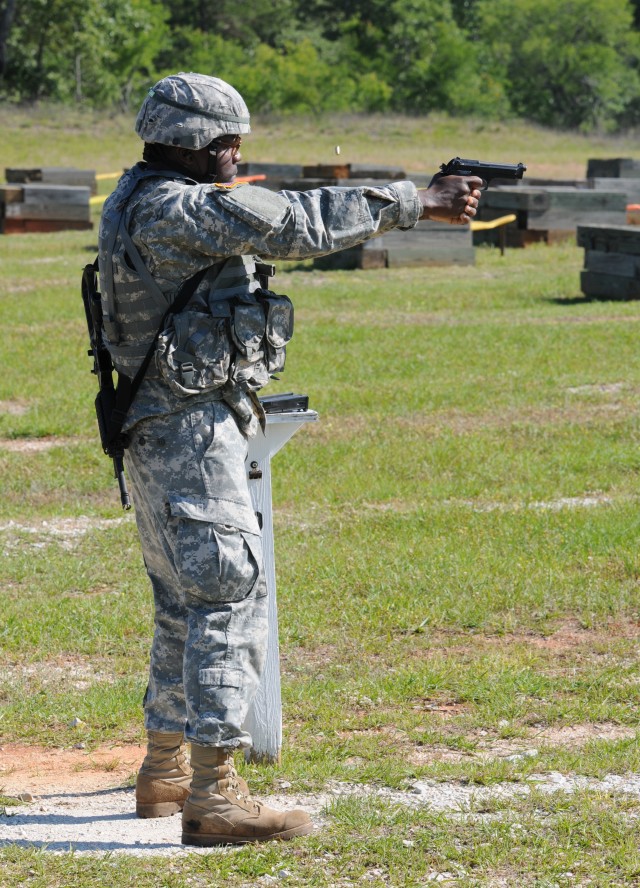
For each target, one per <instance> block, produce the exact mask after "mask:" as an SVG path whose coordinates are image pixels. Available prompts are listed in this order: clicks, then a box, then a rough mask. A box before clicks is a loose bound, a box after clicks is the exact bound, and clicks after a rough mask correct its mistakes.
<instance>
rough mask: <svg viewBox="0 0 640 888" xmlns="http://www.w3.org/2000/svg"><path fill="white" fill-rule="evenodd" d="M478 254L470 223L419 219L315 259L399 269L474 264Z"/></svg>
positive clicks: (320, 264) (318, 263) (330, 265)
mask: <svg viewBox="0 0 640 888" xmlns="http://www.w3.org/2000/svg"><path fill="white" fill-rule="evenodd" d="M474 261H475V253H474V249H473V241H472V234H471V229H470V228H469V226H467V225H447V224H443V223H440V222H431V221H425V222H418V224H417V225H416V227H415V228H411V229H410V230H409V231H400V230H398V229H395V230H394V231H388V232H386V233H385V234H383V235H381V236H380V237H374V238H373V239H372V240H369V241H367V242H366V243H364V244H360V245H359V246H357V247H350V248H348V249H346V250H340V252H338V253H332V254H331V255H330V256H320V257H319V258H317V259H314V260H313V264H314V267H315V268H320V269H324V270H328V269H353V268H362V269H367V268H400V267H403V266H410V265H473V263H474Z"/></svg>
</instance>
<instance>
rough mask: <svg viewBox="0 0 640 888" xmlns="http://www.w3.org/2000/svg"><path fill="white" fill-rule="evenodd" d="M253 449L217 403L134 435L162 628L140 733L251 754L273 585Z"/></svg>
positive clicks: (135, 494) (133, 456)
mask: <svg viewBox="0 0 640 888" xmlns="http://www.w3.org/2000/svg"><path fill="white" fill-rule="evenodd" d="M246 454H247V441H246V438H245V437H244V436H243V435H242V433H241V432H240V430H239V428H238V425H237V423H236V420H235V419H234V414H233V412H232V411H231V410H230V409H229V407H227V405H226V404H224V403H223V402H222V401H213V402H211V403H209V404H205V405H202V404H199V405H198V406H197V408H193V409H185V410H184V411H182V412H180V413H176V414H171V415H168V416H162V417H153V418H150V419H146V420H143V421H142V422H140V423H138V424H137V425H136V426H134V428H133V430H132V432H131V433H130V446H129V449H128V450H127V451H126V455H125V460H126V468H127V473H128V475H129V479H130V482H131V493H132V499H133V503H134V506H135V510H136V521H137V525H138V531H139V534H140V540H141V544H142V552H143V556H144V561H145V566H146V569H147V573H148V574H149V578H150V579H151V584H152V586H153V594H154V600H155V631H154V637H153V644H152V649H151V662H150V671H149V685H148V689H147V694H146V697H145V726H146V728H147V730H152V731H165V732H171V731H182V730H183V729H184V731H185V735H186V738H187V740H189V741H192V742H195V743H198V744H200V745H203V746H227V747H237V746H250V745H251V737H250V736H249V734H248V733H247V732H246V731H244V730H243V727H242V726H243V722H244V720H245V716H246V715H247V711H248V708H249V705H250V703H251V700H252V698H253V695H254V693H255V691H256V689H257V687H258V684H259V681H260V676H261V673H262V669H263V665H264V659H265V653H266V644H267V598H266V594H267V588H266V582H265V578H264V568H263V562H262V539H261V534H260V527H259V525H258V520H257V516H256V514H255V512H254V510H253V507H252V504H251V498H250V494H249V489H248V485H247V472H246V468H245V459H246Z"/></svg>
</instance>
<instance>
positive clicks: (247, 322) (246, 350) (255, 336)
mask: <svg viewBox="0 0 640 888" xmlns="http://www.w3.org/2000/svg"><path fill="white" fill-rule="evenodd" d="M264 334H265V314H264V311H263V308H262V306H261V305H260V303H259V302H253V301H252V302H241V301H237V302H236V303H235V305H234V307H233V320H232V322H231V335H232V337H233V341H234V342H235V344H236V347H237V349H238V351H239V352H240V354H241V355H242V357H244V358H248V359H249V360H251V359H252V358H253V357H254V356H255V354H256V353H257V352H258V351H259V350H260V346H261V345H262V340H263V338H264Z"/></svg>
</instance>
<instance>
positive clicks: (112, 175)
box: [96, 170, 122, 181]
mask: <svg viewBox="0 0 640 888" xmlns="http://www.w3.org/2000/svg"><path fill="white" fill-rule="evenodd" d="M121 175H122V170H118V172H117V173H97V174H96V180H97V181H100V179H118V178H119V177H120V176H121Z"/></svg>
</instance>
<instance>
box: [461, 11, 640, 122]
mask: <svg viewBox="0 0 640 888" xmlns="http://www.w3.org/2000/svg"><path fill="white" fill-rule="evenodd" d="M477 13H478V19H479V34H480V37H481V40H482V41H483V42H484V43H485V44H486V46H487V47H488V48H489V51H490V53H491V56H492V68H493V70H494V71H495V68H496V65H497V66H498V68H501V69H502V76H501V79H502V81H503V82H504V83H505V85H506V88H507V91H508V95H509V98H510V101H511V106H512V108H513V110H514V112H515V113H516V114H518V115H521V116H525V117H528V118H530V119H532V120H536V121H538V122H539V123H542V124H545V125H548V126H560V127H571V128H581V129H587V130H588V129H593V128H603V129H608V128H613V127H615V125H616V124H617V123H618V122H619V121H620V120H621V119H622V118H623V116H624V114H625V111H626V109H627V108H628V106H629V105H630V104H631V102H632V101H633V99H634V98H637V96H638V94H639V92H640V78H639V76H638V65H639V62H640V42H639V35H638V33H637V32H636V31H633V29H632V28H633V10H632V8H631V5H630V4H629V3H628V2H621V3H613V4H612V3H610V2H609V0H573V2H558V0H478V3H477ZM626 122H627V123H632V122H635V121H629V120H627V121H626Z"/></svg>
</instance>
